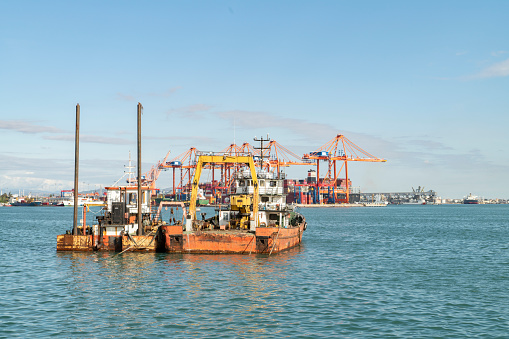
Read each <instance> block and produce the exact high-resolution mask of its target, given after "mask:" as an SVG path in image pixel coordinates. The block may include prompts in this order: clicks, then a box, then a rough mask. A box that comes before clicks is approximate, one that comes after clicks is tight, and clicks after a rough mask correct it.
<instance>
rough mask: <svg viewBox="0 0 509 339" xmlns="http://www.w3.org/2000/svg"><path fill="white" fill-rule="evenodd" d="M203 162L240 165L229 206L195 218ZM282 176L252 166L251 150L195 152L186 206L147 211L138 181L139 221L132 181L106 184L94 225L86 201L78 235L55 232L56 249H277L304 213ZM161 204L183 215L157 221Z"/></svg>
mask: <svg viewBox="0 0 509 339" xmlns="http://www.w3.org/2000/svg"><path fill="white" fill-rule="evenodd" d="M208 164H236V166H238V168H239V169H238V171H237V172H236V173H235V174H234V179H235V180H234V193H233V194H232V195H230V197H229V198H230V200H229V205H228V206H227V207H226V208H222V207H221V206H219V207H218V208H217V210H216V214H215V215H214V216H213V217H211V218H208V219H205V218H202V220H198V218H197V217H196V210H197V206H196V201H197V197H198V189H199V187H198V183H199V180H200V175H201V172H202V169H203V168H204V166H206V165H208ZM246 165H247V166H246ZM283 180H284V174H283V173H271V172H268V171H266V170H264V169H262V168H261V167H259V168H257V167H255V164H254V160H253V156H252V155H246V156H230V155H211V154H210V153H209V154H207V155H200V156H199V158H198V162H197V166H196V171H195V176H194V180H193V183H192V192H191V199H190V202H189V203H188V206H186V204H184V203H183V202H165V201H161V203H160V205H159V208H158V211H157V213H152V212H151V209H150V206H151V189H150V187H149V186H142V198H141V199H142V201H141V206H142V220H141V222H140V223H139V222H138V220H137V218H138V211H137V206H138V205H137V203H138V201H137V198H138V197H137V190H138V188H137V186H122V187H106V191H107V200H106V204H105V205H104V208H105V211H104V214H103V215H101V216H99V217H97V221H98V224H97V225H94V226H91V227H90V226H86V210H87V206H86V205H85V206H84V209H83V210H84V215H83V224H82V225H80V226H79V227H78V232H77V234H73V232H72V231H68V232H67V234H62V235H59V236H57V251H116V252H124V251H128V250H132V251H149V252H156V251H157V252H170V253H246V254H247V253H267V254H272V253H277V252H280V251H283V250H286V249H288V248H291V247H294V246H296V245H298V244H299V243H300V242H301V241H302V234H303V232H304V230H305V229H306V227H307V224H306V220H305V218H304V216H303V215H302V214H300V213H298V212H297V211H296V210H295V208H294V206H293V205H287V204H286V196H285V194H284V188H283ZM163 206H176V207H178V206H180V207H181V208H182V210H183V219H182V220H175V219H173V222H171V223H166V222H164V221H162V220H161V219H160V213H161V209H162V207H163ZM187 207H188V208H187ZM140 224H141V227H142V232H141V235H140V232H139V230H138V228H139V225H140Z"/></svg>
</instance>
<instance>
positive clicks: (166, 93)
mask: <svg viewBox="0 0 509 339" xmlns="http://www.w3.org/2000/svg"><path fill="white" fill-rule="evenodd" d="M181 88H182V87H180V86H177V87H173V88H170V89H168V90H167V91H164V92H162V93H157V92H152V93H148V95H149V96H152V97H159V98H168V97H170V96H172V95H173V93H175V92H177V91H178V90H180V89H181Z"/></svg>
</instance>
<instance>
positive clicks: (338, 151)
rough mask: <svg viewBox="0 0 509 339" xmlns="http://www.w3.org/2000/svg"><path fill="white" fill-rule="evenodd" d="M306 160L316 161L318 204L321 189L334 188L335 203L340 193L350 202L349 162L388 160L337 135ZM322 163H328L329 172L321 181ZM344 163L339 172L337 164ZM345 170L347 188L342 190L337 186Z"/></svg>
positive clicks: (306, 157)
mask: <svg viewBox="0 0 509 339" xmlns="http://www.w3.org/2000/svg"><path fill="white" fill-rule="evenodd" d="M303 158H304V159H312V160H315V161H316V168H317V178H316V192H317V203H320V192H321V188H323V187H327V188H328V189H330V188H332V190H333V192H332V194H333V202H334V203H335V202H336V200H337V199H336V196H337V194H338V193H343V194H345V199H339V200H340V201H342V202H346V203H348V202H349V201H350V188H349V179H348V162H349V161H367V162H386V161H387V160H385V159H381V158H377V157H375V156H373V155H371V154H370V153H368V152H366V151H364V150H363V149H362V148H360V147H359V146H357V145H355V144H354V143H353V142H352V141H350V140H349V139H348V138H346V137H345V136H344V135H342V134H338V135H336V137H334V138H333V139H332V140H330V141H329V142H328V143H326V144H325V145H323V146H322V147H320V148H319V149H317V150H316V151H314V152H311V153H309V154H305V155H304V157H303ZM320 161H326V162H327V163H328V171H327V174H326V176H325V177H324V178H323V180H320ZM337 161H342V162H343V164H342V165H341V167H340V168H339V170H337V166H336V162H337ZM343 168H344V169H345V188H344V189H342V188H341V187H339V189H338V185H337V181H338V176H339V174H340V172H341V170H342V169H343Z"/></svg>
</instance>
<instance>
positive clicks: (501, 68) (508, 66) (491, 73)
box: [474, 59, 509, 78]
mask: <svg viewBox="0 0 509 339" xmlns="http://www.w3.org/2000/svg"><path fill="white" fill-rule="evenodd" d="M506 76H509V59H507V60H504V61H501V62H498V63H496V64H493V65H491V66H489V67H487V68H485V69H483V70H482V71H481V72H479V73H478V74H477V75H475V76H474V78H496V77H506Z"/></svg>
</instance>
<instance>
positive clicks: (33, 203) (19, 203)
mask: <svg viewBox="0 0 509 339" xmlns="http://www.w3.org/2000/svg"><path fill="white" fill-rule="evenodd" d="M11 206H42V201H31V202H28V201H25V200H21V201H15V202H13V203H12V204H11Z"/></svg>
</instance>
